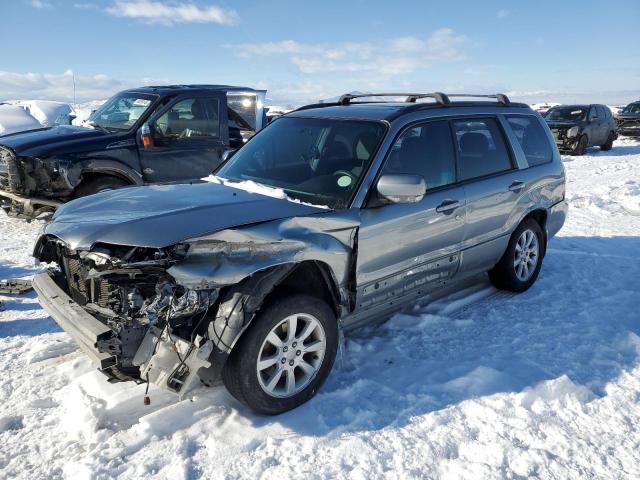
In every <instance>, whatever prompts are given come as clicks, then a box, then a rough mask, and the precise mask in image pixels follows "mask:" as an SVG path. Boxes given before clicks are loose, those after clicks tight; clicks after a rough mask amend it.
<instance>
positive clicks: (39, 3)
mask: <svg viewBox="0 0 640 480" xmlns="http://www.w3.org/2000/svg"><path fill="white" fill-rule="evenodd" d="M31 6H32V7H33V8H40V9H42V8H51V6H52V5H51V4H50V3H49V2H47V1H45V0H31Z"/></svg>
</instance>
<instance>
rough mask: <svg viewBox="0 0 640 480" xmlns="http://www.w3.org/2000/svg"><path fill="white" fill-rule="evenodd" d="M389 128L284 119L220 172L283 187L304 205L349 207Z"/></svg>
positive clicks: (374, 124) (230, 177) (236, 178)
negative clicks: (306, 203)
mask: <svg viewBox="0 0 640 480" xmlns="http://www.w3.org/2000/svg"><path fill="white" fill-rule="evenodd" d="M385 131H386V127H385V125H384V124H383V123H380V122H369V121H355V120H336V119H315V118H295V117H282V118H279V119H277V120H274V121H273V122H272V123H271V124H270V125H269V126H268V127H267V128H265V129H264V130H262V131H260V132H259V133H258V134H257V135H256V136H255V137H254V138H253V139H252V140H251V141H250V142H249V143H247V144H246V145H245V146H243V147H242V148H241V149H240V150H239V151H238V152H237V153H236V154H235V155H234V156H233V157H231V159H230V160H229V161H228V162H227V163H225V164H224V165H223V166H222V167H221V168H220V169H219V170H218V172H217V175H218V176H219V177H222V178H225V179H227V180H230V181H232V182H234V181H235V182H242V181H247V180H251V181H254V182H256V183H259V184H262V185H266V186H269V187H274V188H281V189H283V190H284V191H285V192H286V193H287V195H289V196H290V197H292V198H295V199H298V200H301V201H303V202H308V203H313V204H316V205H324V206H328V207H330V208H335V209H338V208H345V207H347V206H348V204H349V201H350V199H351V196H352V194H353V193H354V192H355V189H356V188H357V186H358V184H359V182H360V178H362V176H363V175H364V173H365V172H366V170H367V168H368V166H369V162H370V161H371V158H372V157H373V154H374V153H375V151H376V150H377V148H378V145H379V144H380V141H381V140H382V137H383V136H384V134H385Z"/></svg>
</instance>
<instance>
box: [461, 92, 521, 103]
mask: <svg viewBox="0 0 640 480" xmlns="http://www.w3.org/2000/svg"><path fill="white" fill-rule="evenodd" d="M449 96H450V97H464V98H495V99H496V100H497V101H498V103H501V104H502V105H506V106H507V105H511V100H509V97H507V96H506V95H505V94H504V93H496V94H495V95H474V94H472V93H450V94H449Z"/></svg>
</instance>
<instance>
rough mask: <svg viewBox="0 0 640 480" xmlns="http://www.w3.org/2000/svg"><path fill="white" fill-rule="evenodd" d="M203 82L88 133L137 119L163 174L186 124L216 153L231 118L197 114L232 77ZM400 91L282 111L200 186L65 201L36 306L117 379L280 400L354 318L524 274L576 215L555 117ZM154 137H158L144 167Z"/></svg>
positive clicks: (252, 401) (300, 394)
mask: <svg viewBox="0 0 640 480" xmlns="http://www.w3.org/2000/svg"><path fill="white" fill-rule="evenodd" d="M201 93H202V96H200V95H198V96H197V97H196V98H197V99H198V106H197V107H194V105H195V104H196V100H195V98H191V97H188V95H192V93H190V92H181V96H180V98H179V99H178V98H177V99H171V100H168V101H167V103H166V105H158V104H156V103H154V102H158V101H159V98H151V97H150V96H148V95H151V93H150V92H146V91H145V92H140V91H136V92H129V93H126V94H123V95H128V96H125V97H122V96H119V97H117V98H116V99H115V100H114V102H108V103H107V104H106V105H105V106H104V107H103V108H102V109H100V110H98V112H96V115H95V116H94V117H93V118H94V121H95V124H96V128H97V130H98V132H96V133H95V134H94V135H95V137H92V138H101V139H102V138H103V136H104V137H106V136H109V138H110V140H109V143H108V145H113V143H114V142H116V140H115V138H112V137H111V136H112V135H114V132H111V129H124V128H129V129H130V130H131V129H132V128H136V129H137V130H135V131H139V132H140V133H139V137H134V136H133V135H130V136H128V137H126V138H123V139H122V140H121V141H122V142H127V145H131V148H134V147H133V145H135V146H136V147H135V148H138V150H137V151H138V152H140V155H141V157H140V158H141V160H140V161H141V165H142V167H143V169H144V168H151V169H153V170H154V171H155V170H156V169H158V170H159V169H160V168H161V167H159V166H156V165H161V164H162V162H164V161H165V160H166V158H165V155H166V156H167V157H168V158H173V156H174V155H175V153H174V152H173V151H171V149H169V147H168V146H167V144H166V143H164V142H165V141H169V139H171V140H175V141H178V140H180V139H182V138H191V136H192V135H191V134H189V133H185V132H189V131H196V132H198V135H196V136H197V137H198V139H199V140H202V137H204V139H205V140H209V137H214V138H215V140H216V141H217V142H219V143H215V145H220V147H221V150H222V149H223V148H226V146H227V145H226V143H224V139H225V135H227V133H221V132H225V130H224V129H220V130H217V129H214V130H212V129H210V128H209V127H207V126H206V125H205V124H204V123H200V122H204V120H202V119H203V118H211V115H212V112H216V111H217V112H218V116H217V118H218V119H219V122H220V124H222V123H223V120H222V119H223V118H225V119H226V118H227V117H226V115H225V114H224V108H225V107H226V108H228V106H227V103H226V102H225V101H224V97H223V96H220V97H217V96H216V95H218V94H220V95H223V92H221V91H220V92H218V91H211V90H207V91H202V92H201ZM143 94H144V95H143ZM155 94H157V95H158V96H159V97H160V96H161V94H158V93H157V92H156V93H155ZM211 95H214V96H213V97H212V96H211ZM393 96H394V97H403V98H406V100H405V101H400V102H398V101H393V102H386V101H384V97H385V95H384V94H381V95H366V96H358V95H344V96H342V97H341V98H340V99H339V100H338V101H336V102H333V103H324V104H317V105H309V106H306V107H303V108H300V109H298V110H296V111H293V112H290V113H287V114H284V115H282V116H280V117H279V118H276V119H274V120H273V121H272V122H271V123H270V124H269V125H268V126H267V127H266V128H264V129H262V130H260V131H259V132H258V133H257V134H256V135H254V136H253V137H252V138H251V140H250V141H248V142H247V143H246V144H245V145H244V146H242V148H240V149H239V150H237V152H236V153H235V154H233V155H232V156H230V157H229V158H228V159H227V160H226V161H225V162H224V163H223V164H222V165H220V166H219V167H218V168H217V169H216V170H215V172H214V173H215V175H213V176H211V177H209V180H210V181H208V182H205V183H191V184H173V185H162V186H158V185H150V186H140V187H136V188H125V189H118V190H113V191H108V192H102V193H98V194H95V195H91V196H87V197H84V198H79V199H76V200H74V201H72V202H70V203H67V204H65V205H63V206H61V207H60V208H59V209H58V210H57V212H56V213H55V215H54V216H53V218H52V220H51V222H50V223H48V224H47V225H46V226H45V227H44V229H43V231H42V232H41V234H40V236H39V238H38V240H37V243H36V246H35V249H34V256H35V257H36V259H38V260H39V261H41V262H47V263H52V264H54V265H55V267H53V268H51V269H50V270H49V271H48V272H47V273H42V274H39V275H36V276H35V278H34V281H33V285H34V288H35V289H36V291H37V293H38V297H39V301H40V303H41V305H42V306H43V307H44V309H45V310H46V311H47V312H48V313H49V314H50V315H51V316H52V317H53V319H54V320H55V321H56V322H57V323H58V324H59V325H60V326H61V327H62V328H63V329H64V330H65V331H66V332H68V333H69V335H71V336H72V337H73V338H74V339H75V341H76V342H77V343H78V345H79V346H80V347H81V348H82V350H83V351H85V352H86V353H87V354H88V355H89V356H90V357H91V358H92V359H93V360H94V361H95V362H96V364H97V365H98V367H99V369H100V370H101V371H102V372H103V373H105V374H106V375H107V376H108V377H109V378H110V380H111V381H114V382H117V381H135V382H148V383H150V384H154V385H156V386H158V387H160V388H163V389H166V390H169V391H172V392H175V393H178V394H183V393H184V392H185V391H186V390H187V389H188V388H189V385H190V384H191V382H193V381H194V380H196V379H197V378H199V379H200V380H201V381H202V382H204V383H205V384H207V385H211V384H213V383H215V382H216V380H217V379H218V378H222V381H223V382H224V384H225V386H226V387H227V389H228V390H229V392H231V394H232V395H233V396H234V397H235V398H236V399H238V400H239V401H240V402H243V403H245V404H246V405H248V406H249V407H251V408H252V409H254V410H256V411H258V412H261V413H264V414H277V413H281V412H284V411H287V410H289V409H292V408H295V407H296V406H298V405H300V404H301V403H303V402H305V401H306V400H308V399H309V398H311V397H312V396H313V395H314V394H315V393H316V392H317V391H318V389H319V388H320V386H321V385H322V383H323V382H324V380H325V379H326V378H327V376H328V375H329V372H330V371H331V368H332V366H333V363H334V359H335V357H336V352H337V349H338V339H339V337H340V331H341V330H343V329H344V330H345V331H346V330H349V329H352V328H355V327H357V326H360V325H364V324H367V323H370V322H372V321H379V320H380V319H382V318H385V317H388V316H389V315H391V314H393V313H394V312H396V311H398V310H401V309H403V308H405V307H406V306H407V305H409V304H411V303H413V302H415V301H416V300H418V299H420V298H421V297H423V296H425V295H426V294H428V293H432V292H437V291H441V290H442V289H444V288H449V287H450V286H451V285H456V284H457V282H460V281H463V280H465V279H469V278H472V277H474V276H476V275H478V274H481V273H483V272H488V275H489V278H490V280H491V281H492V282H493V284H494V285H495V286H496V287H498V288H501V289H505V290H509V291H513V292H522V291H525V290H527V289H528V288H529V287H531V285H532V284H533V283H534V282H535V281H536V279H537V277H538V274H539V272H540V269H541V266H542V261H543V258H544V256H545V254H546V251H547V250H546V246H547V242H548V240H549V239H550V238H551V237H552V236H553V235H555V234H556V233H557V232H558V231H559V230H560V228H561V227H562V225H563V223H564V220H565V216H566V213H567V204H566V202H565V176H564V169H563V164H562V161H561V158H560V155H559V152H558V149H557V148H556V146H555V142H554V137H553V136H552V134H551V131H550V130H549V128H548V127H547V125H546V123H545V122H544V120H543V119H542V118H541V117H540V115H539V114H537V113H536V112H534V111H533V110H531V108H529V107H528V106H527V105H524V104H519V103H512V102H510V101H509V99H508V98H507V97H506V96H504V95H495V96H490V97H489V98H488V99H484V100H483V101H473V100H470V99H467V98H458V97H457V96H447V95H445V94H443V93H431V94H394V95H393ZM365 97H375V99H374V100H373V101H372V100H369V101H367V100H366V99H365ZM462 97H466V96H462ZM216 99H217V100H218V101H216ZM418 100H420V101H418ZM422 100H429V102H427V101H424V102H423V101H422ZM136 109H137V110H136ZM151 110H153V112H154V113H149V112H150V111H151ZM229 111H231V109H229ZM123 112H124V113H123ZM134 112H135V113H134ZM242 125H244V124H242ZM242 125H241V126H240V127H242ZM259 126H260V124H259V123H258V121H257V120H256V129H259ZM229 128H231V126H230V127H229ZM103 129H104V130H106V131H105V132H102V130H103ZM214 134H215V135H214ZM78 135H81V134H78ZM98 135H100V137H98ZM216 135H217V136H216ZM146 136H149V138H148V139H147V138H146ZM123 137H124V134H123ZM68 141H71V140H70V139H69V140H68ZM118 141H120V140H118ZM147 142H149V143H150V144H151V145H153V146H154V148H158V149H160V150H158V151H157V152H156V154H157V156H156V157H154V160H153V161H151V160H150V159H149V160H148V162H149V163H146V164H145V163H142V162H145V161H146V160H145V158H149V157H145V156H144V155H145V154H146V153H147V150H146V148H145V146H146V144H147ZM229 146H230V147H231V146H232V145H231V144H229ZM101 148H102V150H101V151H102V152H106V153H108V152H110V151H111V150H112V149H111V148H107V147H101ZM127 148H129V147H123V146H122V145H121V144H116V146H115V147H113V149H114V150H119V151H124V150H123V149H125V150H126V149H127ZM79 150H82V149H81V148H80V149H79ZM93 151H95V149H94V150H93ZM185 154H186V153H185ZM53 155H55V154H53ZM214 158H215V159H216V161H218V160H217V159H218V158H219V156H218V154H217V153H216V154H215V157H214ZM13 161H14V162H15V159H14V160H13ZM176 161H178V160H171V162H176ZM167 163H170V162H169V161H167ZM175 168H176V167H175V165H172V166H171V169H170V170H168V171H170V172H173V171H174V170H175ZM142 173H143V174H144V172H142ZM170 175H173V173H170ZM158 180H160V179H158Z"/></svg>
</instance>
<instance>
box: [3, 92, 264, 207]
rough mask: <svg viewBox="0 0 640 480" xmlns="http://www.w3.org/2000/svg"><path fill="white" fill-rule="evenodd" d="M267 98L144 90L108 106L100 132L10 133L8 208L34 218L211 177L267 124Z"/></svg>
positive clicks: (6, 145)
mask: <svg viewBox="0 0 640 480" xmlns="http://www.w3.org/2000/svg"><path fill="white" fill-rule="evenodd" d="M265 94H266V92H265V91H264V90H254V89H250V88H244V87H230V86H223V85H190V86H189V85H174V86H162V87H143V88H138V89H133V90H126V91H124V92H121V93H119V94H117V95H115V96H113V97H112V98H110V99H109V100H107V101H106V102H105V103H104V104H102V105H101V106H100V107H99V108H98V109H97V110H96V111H95V112H94V113H93V114H92V115H91V117H90V119H89V122H88V124H89V126H91V127H92V128H83V127H80V126H73V125H63V126H55V127H50V128H40V129H38V130H34V131H29V132H21V133H15V134H13V135H5V136H2V137H0V200H2V201H3V203H2V208H3V209H4V210H5V211H7V212H8V213H10V214H12V215H19V216H24V217H27V218H30V217H34V216H37V215H39V214H40V213H42V212H45V211H52V210H54V209H55V208H57V207H58V206H60V205H61V204H62V203H63V202H65V201H68V200H71V199H74V198H79V197H83V196H85V195H89V194H92V193H97V192H101V191H105V190H110V189H113V188H118V187H123V186H128V185H145V184H154V183H167V182H175V181H178V182H184V181H193V180H197V179H199V178H201V177H204V176H206V175H208V174H209V173H211V172H212V171H213V170H214V169H215V168H216V167H217V166H218V165H219V164H220V163H221V162H222V160H223V158H225V155H227V154H228V153H229V152H230V151H233V150H235V149H237V148H239V147H240V146H241V145H242V144H243V143H244V141H245V140H246V139H247V138H249V137H250V136H251V135H253V134H254V133H255V132H256V131H258V130H259V129H260V128H262V127H263V126H264V124H265V111H264V99H265Z"/></svg>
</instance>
